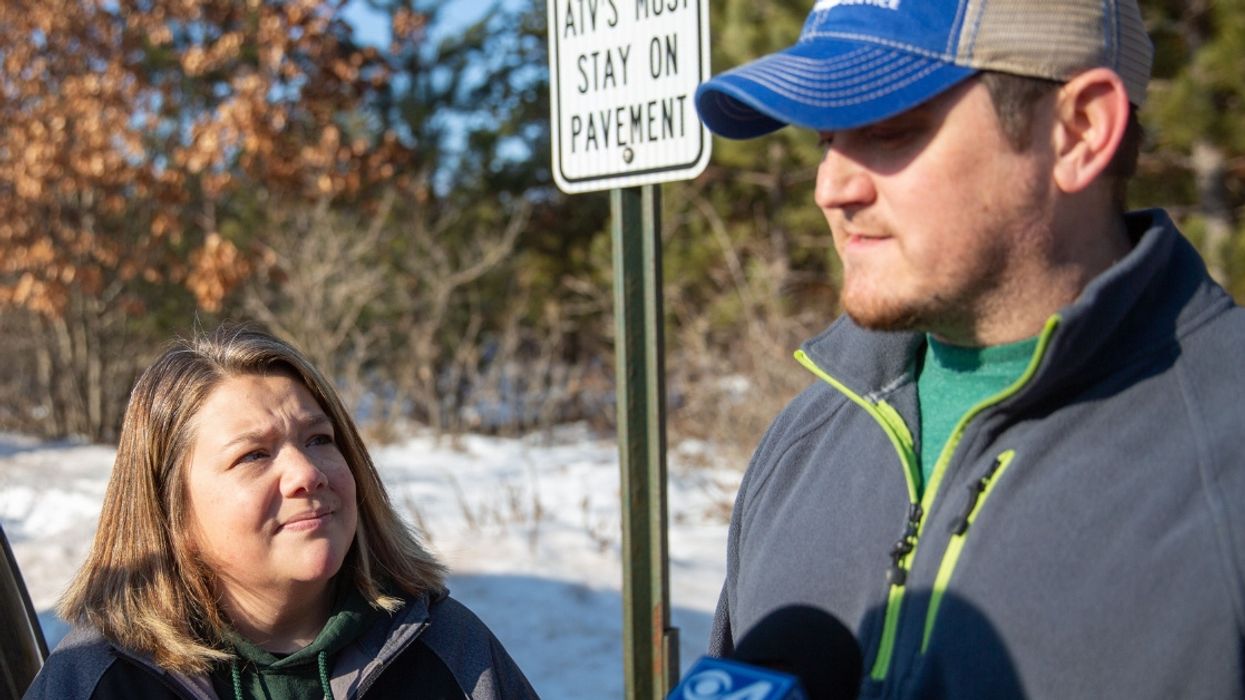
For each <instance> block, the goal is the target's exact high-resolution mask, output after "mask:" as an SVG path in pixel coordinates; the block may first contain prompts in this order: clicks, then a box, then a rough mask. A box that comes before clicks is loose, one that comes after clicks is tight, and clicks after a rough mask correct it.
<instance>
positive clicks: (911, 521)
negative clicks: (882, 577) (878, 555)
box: [886, 503, 925, 586]
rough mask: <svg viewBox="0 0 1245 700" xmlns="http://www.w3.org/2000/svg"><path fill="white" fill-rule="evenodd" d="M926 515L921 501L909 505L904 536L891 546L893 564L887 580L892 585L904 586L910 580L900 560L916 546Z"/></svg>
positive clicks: (889, 568)
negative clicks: (922, 521)
mask: <svg viewBox="0 0 1245 700" xmlns="http://www.w3.org/2000/svg"><path fill="white" fill-rule="evenodd" d="M924 515H925V511H924V510H923V509H922V508H921V504H920V503H913V504H911V505H910V506H909V507H908V522H907V524H906V525H905V527H904V533H903V537H901V538H899V540H898V541H897V542H895V544H894V545H893V546H892V547H891V551H890V557H891V565H890V567H888V568H887V570H886V581H887V583H890V584H891V585H892V586H902V585H904V583H905V582H906V581H907V580H908V571H907V569H905V568H903V565H902V564H900V562H901V561H903V558H904V557H905V556H907V555H908V553H909V552H911V551H912V550H913V549H915V548H916V535H917V532H918V531H919V530H920V528H921V518H922V517H923V516H924Z"/></svg>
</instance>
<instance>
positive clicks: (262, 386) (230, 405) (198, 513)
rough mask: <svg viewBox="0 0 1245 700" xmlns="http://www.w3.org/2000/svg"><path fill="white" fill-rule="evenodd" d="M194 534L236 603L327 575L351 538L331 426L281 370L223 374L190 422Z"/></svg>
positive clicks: (351, 494)
mask: <svg viewBox="0 0 1245 700" xmlns="http://www.w3.org/2000/svg"><path fill="white" fill-rule="evenodd" d="M191 429H192V430H193V433H192V434H193V436H194V437H193V440H192V442H191V452H190V458H189V462H188V469H187V475H186V487H187V500H188V504H189V513H190V527H191V531H190V535H191V538H192V542H193V543H194V547H195V550H196V552H197V553H198V554H199V556H200V557H201V558H202V559H203V560H204V561H205V562H206V563H207V565H208V566H209V567H210V568H211V569H212V570H213V572H214V573H215V574H216V577H217V581H218V585H219V586H220V587H221V588H222V589H223V590H221V591H219V593H222V594H224V595H225V596H226V597H227V598H231V599H233V600H235V601H238V600H245V599H255V598H257V597H258V598H260V599H264V598H271V597H273V596H281V595H284V594H287V593H290V592H293V591H294V590H296V589H300V588H301V589H304V590H305V589H306V586H305V584H322V583H325V582H327V581H328V580H329V579H330V578H332V577H333V575H334V574H336V573H337V571H338V569H340V568H341V565H342V560H343V559H344V558H345V556H346V552H347V551H348V550H349V549H350V544H351V542H352V541H353V540H354V534H355V527H356V522H357V516H358V511H357V507H356V504H355V483H354V477H353V476H352V475H351V472H350V467H349V466H348V465H347V464H346V460H345V458H344V457H343V456H342V453H341V451H340V450H339V449H338V447H337V442H336V437H337V436H336V435H334V432H333V424H332V422H331V421H330V420H329V417H328V415H327V414H326V413H325V412H324V411H323V410H322V409H321V408H320V406H319V404H317V403H316V400H315V399H314V398H313V397H312V395H311V392H309V391H308V390H307V388H306V387H305V386H303V384H302V383H301V382H300V381H298V380H296V379H293V378H291V377H289V376H286V375H284V374H262V375H260V374H245V375H238V376H234V377H230V378H227V379H225V380H224V381H222V382H221V383H220V384H219V385H217V387H216V388H215V389H213V390H212V392H211V393H209V394H208V396H207V399H206V400H205V401H204V402H203V406H202V407H201V408H200V409H199V412H198V413H197V414H196V415H195V417H194V418H193V419H192V421H191Z"/></svg>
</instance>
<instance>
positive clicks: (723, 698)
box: [668, 656, 808, 700]
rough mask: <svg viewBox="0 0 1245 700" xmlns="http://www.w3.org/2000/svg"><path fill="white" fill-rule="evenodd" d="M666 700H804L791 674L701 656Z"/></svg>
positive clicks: (802, 690) (798, 682)
mask: <svg viewBox="0 0 1245 700" xmlns="http://www.w3.org/2000/svg"><path fill="white" fill-rule="evenodd" d="M668 700H808V696H806V695H805V694H804V689H803V688H802V687H800V680H799V679H798V678H796V677H795V676H792V675H789V674H786V673H779V672H778V671H771V670H769V669H765V668H760V667H757V666H750V665H748V664H743V663H739V662H737V661H730V660H727V659H715V658H712V657H708V656H706V657H703V658H701V659H700V660H699V661H697V662H696V663H695V664H694V665H693V666H692V667H691V668H690V669H688V671H687V673H686V674H684V676H683V680H682V681H680V682H679V684H678V685H677V686H675V689H674V690H673V691H671V692H670V695H669V698H668Z"/></svg>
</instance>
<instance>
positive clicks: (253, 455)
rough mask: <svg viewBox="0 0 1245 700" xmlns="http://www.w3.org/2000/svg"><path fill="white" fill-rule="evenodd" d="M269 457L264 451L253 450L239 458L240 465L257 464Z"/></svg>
mask: <svg viewBox="0 0 1245 700" xmlns="http://www.w3.org/2000/svg"><path fill="white" fill-rule="evenodd" d="M267 456H268V453H267V452H265V451H263V450H252V451H250V452H247V453H246V454H244V455H242V456H241V457H239V458H238V463H239V464H241V463H243V462H257V461H259V460H261V459H263V458H265V457H267Z"/></svg>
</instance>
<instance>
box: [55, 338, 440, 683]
mask: <svg viewBox="0 0 1245 700" xmlns="http://www.w3.org/2000/svg"><path fill="white" fill-rule="evenodd" d="M274 372H279V373H288V374H290V375H291V376H293V377H294V378H297V379H299V380H301V381H302V383H303V384H304V385H305V386H306V387H307V389H308V390H309V391H310V392H311V394H312V395H313V396H314V397H315V399H316V401H317V403H319V404H320V407H321V408H322V409H323V410H324V412H325V413H327V414H328V416H329V419H330V420H331V421H332V423H333V429H334V433H335V435H336V436H337V444H338V447H339V448H340V450H341V453H342V455H343V456H344V457H345V459H346V462H347V463H348V464H349V465H350V471H351V473H352V474H353V475H354V480H355V488H356V493H357V499H358V509H359V521H358V527H357V529H356V532H355V539H354V543H353V544H352V546H351V548H350V551H349V553H348V554H347V556H346V559H345V561H344V562H343V564H342V568H341V571H340V572H339V574H344V575H346V576H347V577H348V578H341V579H339V580H349V581H352V582H353V583H354V585H355V586H356V587H357V588H358V590H359V591H360V592H361V593H362V594H363V596H364V597H365V598H367V599H368V600H369V601H370V602H371V603H372V605H374V606H376V607H378V608H382V609H385V610H390V611H392V610H395V609H397V608H398V607H400V606H401V600H400V599H399V598H396V597H393V595H391V594H393V593H398V594H401V593H406V594H409V595H412V596H419V595H421V594H423V593H425V592H432V591H437V590H439V589H440V588H441V587H442V585H443V578H444V574H445V570H444V568H443V567H442V566H441V564H440V563H438V562H437V560H436V559H435V558H434V557H433V556H432V555H431V554H429V553H428V552H427V551H426V550H425V549H424V548H423V547H422V546H421V545H420V543H419V541H418V540H417V538H416V537H415V535H414V534H413V533H412V532H411V531H410V530H409V529H408V528H407V527H406V525H405V524H404V523H403V522H402V520H401V518H399V517H398V515H397V513H396V512H394V509H393V506H392V504H391V503H390V500H389V496H388V494H387V493H386V492H385V488H384V486H383V485H382V484H381V482H380V477H379V476H378V475H377V473H376V467H375V466H374V465H373V464H372V459H371V457H370V456H369V455H368V452H367V448H366V447H364V445H363V441H362V439H361V438H360V437H359V431H358V429H357V428H356V427H355V424H354V421H352V420H351V419H350V416H349V415H348V414H347V412H346V410H345V408H344V407H343V406H342V403H341V399H339V398H338V396H337V392H336V391H334V389H333V387H332V385H331V384H330V383H329V382H328V381H326V380H325V379H324V377H323V376H321V374H320V373H319V372H318V371H317V370H316V369H315V368H314V367H312V366H311V364H310V363H309V362H308V361H307V359H306V358H305V357H303V355H302V354H301V353H300V352H299V351H298V350H296V349H294V348H293V347H292V346H291V345H289V344H288V343H285V342H283V341H281V340H279V339H277V338H275V337H273V336H272V335H269V334H268V333H265V332H263V331H260V330H257V329H255V328H252V327H248V326H222V327H220V328H218V329H217V330H216V331H215V332H211V333H202V332H201V333H197V334H196V335H195V336H194V337H192V338H191V339H189V340H179V341H176V342H174V343H173V344H172V345H171V346H170V347H169V348H168V349H167V350H165V352H164V353H163V354H162V355H161V356H160V357H159V358H158V359H156V361H155V362H154V363H152V365H151V366H150V367H148V368H147V370H146V371H145V372H143V374H142V376H141V377H139V379H138V382H137V383H135V385H134V389H133V391H132V392H131V393H130V401H129V405H128V406H127V407H126V411H125V421H124V423H123V424H122V427H121V437H120V440H119V442H118V445H117V456H116V462H115V464H114V466H113V470H112V475H111V477H110V478H109V480H108V489H107V491H106V493H105V494H104V504H103V510H102V512H101V513H100V518H99V529H98V530H97V531H96V533H95V540H94V542H93V543H92V545H91V551H90V554H89V555H88V556H87V559H86V563H84V564H83V566H82V568H81V569H80V570H79V571H78V573H77V574H76V575H75V577H74V579H73V581H72V583H71V584H70V586H69V589H68V590H67V591H66V592H65V595H64V597H63V598H62V599H61V602H60V607H59V610H58V612H59V614H60V616H61V617H62V618H63V619H65V620H67V621H70V622H74V623H78V624H90V625H92V626H94V627H95V628H97V629H98V630H99V631H100V632H101V633H102V634H103V635H104V636H105V637H106V638H107V639H108V640H109V641H111V642H112V643H114V644H116V645H118V646H121V647H124V648H126V649H129V650H132V651H137V652H141V653H145V654H148V655H149V656H151V657H152V658H153V659H154V660H155V662H156V663H157V664H159V665H160V666H161V667H163V668H166V669H169V670H174V671H180V672H183V673H191V674H195V673H204V672H206V671H207V670H208V669H209V668H210V667H211V665H212V664H213V663H214V662H217V661H220V660H224V659H227V658H229V655H228V654H227V653H226V652H225V651H223V649H224V648H225V647H224V645H223V644H222V639H223V633H224V630H225V628H226V626H227V625H228V623H227V622H226V621H225V619H224V617H223V613H222V611H221V609H220V607H219V606H218V604H217V600H216V596H215V594H214V593H213V587H212V573H211V572H210V571H209V570H208V569H207V567H206V566H205V565H204V564H203V563H202V562H201V561H200V560H199V559H198V558H197V557H195V556H194V554H193V549H192V547H191V546H190V545H191V542H190V541H189V537H190V535H189V533H190V530H191V528H190V527H189V523H188V508H187V501H186V489H185V485H186V465H187V462H188V459H189V456H190V448H191V445H192V443H193V440H194V435H193V433H192V419H193V418H194V416H195V414H196V413H197V412H198V411H199V408H200V406H202V404H203V401H204V399H206V398H207V396H208V394H209V393H211V391H212V390H213V389H214V388H216V386H217V385H219V384H220V383H221V381H222V380H224V379H227V378H229V377H233V376H238V375H246V374H271V373H274ZM378 582H384V584H383V586H387V587H388V591H386V590H385V589H384V588H383V587H382V585H380V584H378Z"/></svg>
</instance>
